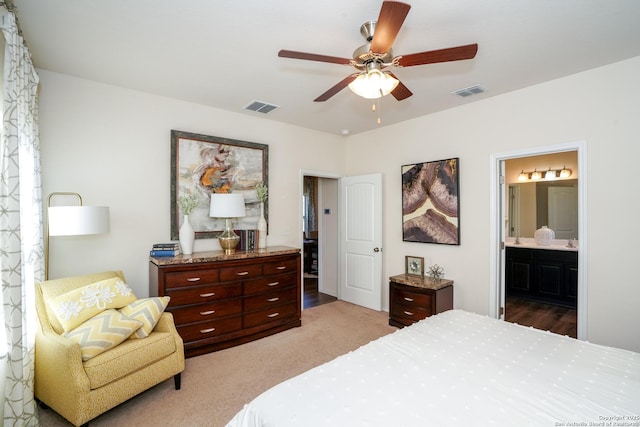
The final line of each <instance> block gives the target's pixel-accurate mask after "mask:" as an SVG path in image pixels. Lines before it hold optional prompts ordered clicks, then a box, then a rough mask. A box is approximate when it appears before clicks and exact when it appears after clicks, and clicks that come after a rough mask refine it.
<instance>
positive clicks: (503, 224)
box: [497, 161, 514, 320]
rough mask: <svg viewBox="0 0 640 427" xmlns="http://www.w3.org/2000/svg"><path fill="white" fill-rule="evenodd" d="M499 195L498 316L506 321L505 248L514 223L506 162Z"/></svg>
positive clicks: (500, 178)
mask: <svg viewBox="0 0 640 427" xmlns="http://www.w3.org/2000/svg"><path fill="white" fill-rule="evenodd" d="M497 184H498V194H499V195H500V196H499V197H500V202H499V204H500V209H499V210H500V218H501V221H500V226H499V227H498V233H499V239H500V242H501V243H500V254H499V257H500V283H499V286H498V301H499V310H498V316H499V318H500V319H502V320H504V318H505V311H506V307H507V293H506V269H505V266H506V253H507V251H506V249H505V247H504V242H505V241H506V240H507V238H506V237H507V235H508V233H507V227H508V225H509V224H510V222H509V221H512V218H508V217H507V207H506V202H507V195H508V194H509V193H507V190H506V188H507V185H506V184H505V162H504V161H501V162H500V171H499V176H498V183H497ZM513 201H514V200H513V199H511V200H510V201H509V203H513Z"/></svg>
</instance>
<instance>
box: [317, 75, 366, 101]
mask: <svg viewBox="0 0 640 427" xmlns="http://www.w3.org/2000/svg"><path fill="white" fill-rule="evenodd" d="M358 75H359V73H353V74H351V75H350V76H347V77H345V78H344V79H342V80H341V81H340V83H338V84H337V85H335V86H333V87H332V88H331V89H329V90H328V91H326V92H325V93H323V94H322V95H320V96H319V97H317V98H316V99H314V100H313V102H324V101H326V100H327V99H329V98H331V97H332V96H333V95H335V94H336V93H338V92H340V91H341V90H342V89H344V88H345V87H347V86H348V85H349V83H351V82H352V81H354V80H355V79H356V77H358Z"/></svg>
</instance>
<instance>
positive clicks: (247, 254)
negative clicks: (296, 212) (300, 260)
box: [149, 246, 300, 265]
mask: <svg viewBox="0 0 640 427" xmlns="http://www.w3.org/2000/svg"><path fill="white" fill-rule="evenodd" d="M296 253H300V249H298V248H292V247H289V246H270V247H268V248H265V249H256V250H253V251H236V252H235V253H233V254H230V255H227V254H225V253H224V251H222V250H219V251H207V252H194V253H193V254H191V255H178V256H175V257H149V261H151V262H152V263H154V264H155V265H179V264H195V263H199V262H212V261H228V260H235V259H247V258H260V257H265V256H274V255H289V254H296Z"/></svg>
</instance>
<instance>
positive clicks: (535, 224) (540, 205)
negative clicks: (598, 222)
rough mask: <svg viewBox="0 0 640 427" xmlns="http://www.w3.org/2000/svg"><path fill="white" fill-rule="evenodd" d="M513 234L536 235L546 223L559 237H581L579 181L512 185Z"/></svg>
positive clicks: (510, 226) (510, 218)
mask: <svg viewBox="0 0 640 427" xmlns="http://www.w3.org/2000/svg"><path fill="white" fill-rule="evenodd" d="M508 212H509V224H508V225H509V227H508V230H509V236H510V237H533V234H534V233H535V231H536V230H537V229H538V228H540V227H542V226H544V225H546V226H548V227H549V228H551V229H552V230H553V231H554V232H555V238H556V239H579V236H578V180H577V179H566V180H559V181H551V182H549V181H538V182H526V183H512V184H509V211H508Z"/></svg>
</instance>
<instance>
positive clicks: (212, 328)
mask: <svg viewBox="0 0 640 427" xmlns="http://www.w3.org/2000/svg"><path fill="white" fill-rule="evenodd" d="M176 328H177V329H178V333H179V334H180V336H181V337H182V339H183V340H184V341H185V342H189V341H197V340H202V339H205V338H211V337H216V336H218V335H222V334H226V333H229V332H233V331H238V330H240V329H242V316H235V317H225V318H222V319H218V320H210V321H206V322H201V323H191V324H189V325H179V326H176Z"/></svg>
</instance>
